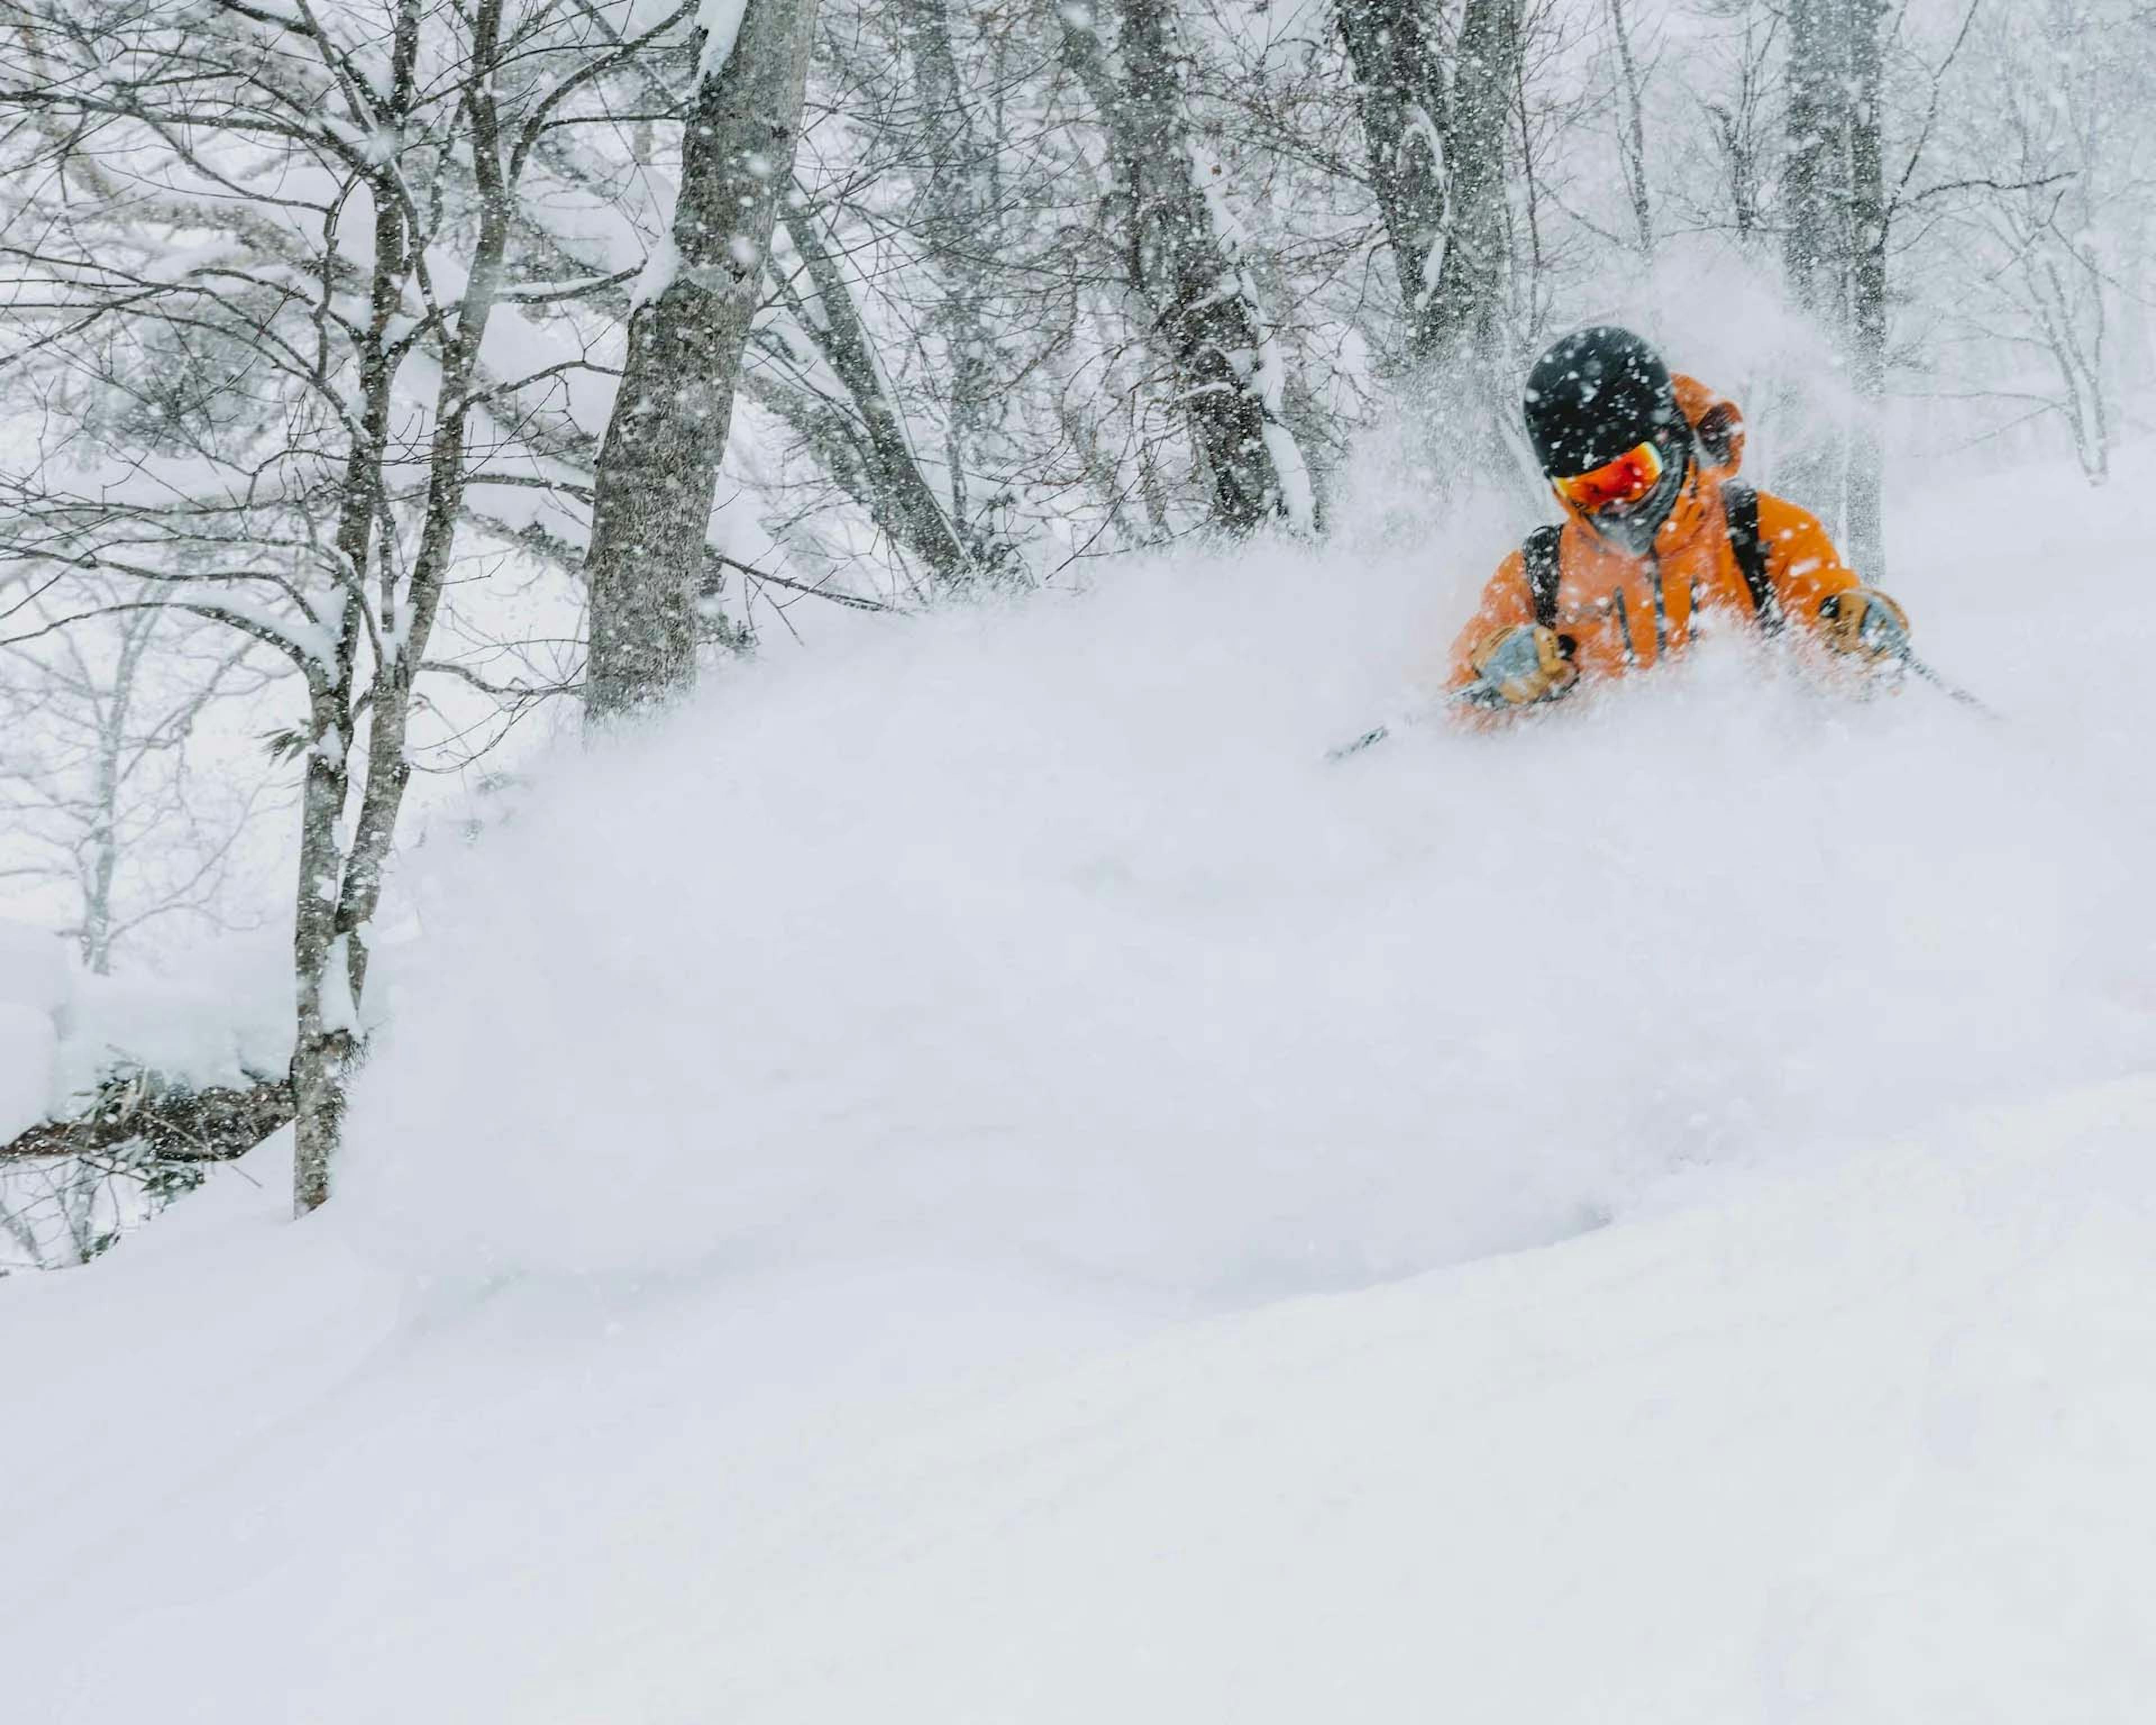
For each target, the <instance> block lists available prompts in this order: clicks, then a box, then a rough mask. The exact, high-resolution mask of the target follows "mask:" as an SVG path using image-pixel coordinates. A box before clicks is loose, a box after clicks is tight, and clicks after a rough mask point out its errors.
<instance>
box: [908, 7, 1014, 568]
mask: <svg viewBox="0 0 2156 1725" xmlns="http://www.w3.org/2000/svg"><path fill="white" fill-rule="evenodd" d="M904 15H905V18H906V46H907V52H908V54H909V56H910V58H911V59H912V62H913V68H914V78H915V84H916V91H915V94H916V100H917V101H918V102H919V104H920V107H921V126H922V132H923V136H922V142H921V148H922V157H923V159H922V165H921V172H922V179H923V184H922V187H921V216H922V221H921V227H922V231H923V233H924V234H925V235H926V237H927V241H928V248H929V261H930V262H931V263H932V265H933V266H934V268H935V270H936V274H937V277H938V286H939V290H940V291H939V293H938V295H937V300H936V307H935V311H934V312H933V313H932V324H933V326H934V327H935V328H936V329H937V331H938V332H939V333H940V334H941V335H942V338H943V344H944V352H945V356H946V363H947V365H948V367H950V377H949V381H948V384H947V388H948V389H949V404H950V419H949V423H948V426H947V431H946V434H945V450H946V457H947V466H948V468H949V470H950V481H949V511H950V521H951V524H952V526H953V527H954V528H955V529H956V530H957V533H958V536H959V537H960V538H961V539H962V541H963V542H964V544H965V548H966V551H967V554H968V559H969V562H970V563H971V566H972V567H971V569H970V570H969V571H968V573H969V574H980V575H984V576H990V577H993V575H994V574H995V573H996V572H998V570H1001V569H1004V568H1007V567H1009V566H1011V565H1012V564H1014V562H1015V561H1016V557H1015V553H1014V551H1013V549H1012V547H1011V546H1010V545H1009V542H1008V541H1007V540H1006V539H1005V537H1004V535H1003V534H1002V533H1001V532H1000V531H998V529H997V526H996V524H995V520H994V516H993V511H994V509H995V507H996V502H995V499H994V498H993V497H990V498H986V499H984V498H982V497H981V496H979V495H978V488H977V487H976V485H975V484H974V481H975V480H976V479H977V478H978V476H979V475H980V472H981V470H982V468H983V466H984V465H985V458H986V457H987V455H988V451H989V449H990V448H991V446H992V445H993V443H994V441H995V439H996V434H997V429H998V424H999V422H1000V419H1001V408H1000V406H999V403H998V399H997V386H996V379H997V376H998V369H999V368H998V366H997V364H996V357H997V337H996V333H995V331H994V328H993V323H992V321H991V318H990V315H989V314H990V308H991V301H992V298H993V288H992V286H991V285H990V283H989V281H988V273H987V270H986V267H985V264H986V260H987V259H990V258H992V257H993V256H994V255H995V250H996V247H997V244H998V230H999V228H1000V227H1001V223H1002V215H1003V213H1002V210H1001V208H999V205H1000V202H1001V200H1000V199H999V198H998V196H997V187H996V160H997V149H998V145H997V142H996V141H995V140H994V139H993V137H992V136H984V135H983V131H982V128H981V126H980V125H979V123H978V121H976V118H975V116H974V113H973V108H972V105H970V104H969V102H968V99H967V97H968V92H967V89H966V82H965V79H964V77H963V75H962V71H961V68H960V64H959V58H958V49H957V41H956V39H955V38H954V34H953V29H954V25H953V20H952V8H951V5H950V0H905V3H904Z"/></svg>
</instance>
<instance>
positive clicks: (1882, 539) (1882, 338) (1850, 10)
mask: <svg viewBox="0 0 2156 1725" xmlns="http://www.w3.org/2000/svg"><path fill="white" fill-rule="evenodd" d="M1843 5H1844V6H1845V8H1846V12H1845V27H1846V28H1847V31H1848V40H1849V65H1850V77H1849V82H1848V85H1847V86H1846V88H1847V90H1848V100H1849V227H1850V283H1849V286H1850V317H1849V370H1850V381H1851V384H1852V385H1853V386H1854V388H1855V390H1856V408H1855V418H1854V423H1853V424H1851V428H1850V443H1849V467H1848V478H1847V482H1846V496H1847V500H1848V501H1847V510H1848V526H1847V530H1846V531H1847V536H1848V543H1847V544H1845V546H1844V547H1842V551H1843V554H1844V555H1845V556H1846V557H1848V558H1849V560H1850V562H1851V565H1852V566H1853V567H1855V568H1856V569H1857V570H1859V571H1860V572H1861V573H1862V575H1863V577H1864V578H1865V579H1866V580H1867V581H1873V582H1884V581H1885V580H1886V531H1885V526H1884V521H1883V519H1882V511H1881V494H1882V492H1883V490H1884V487H1885V484H1886V450H1885V447H1884V442H1883V436H1882V433H1883V429H1884V428H1883V427H1882V425H1881V417H1882V415H1883V414H1884V413H1885V411H1886V239H1887V232H1888V228H1889V225H1890V215H1889V211H1888V208H1887V203H1886V169H1885V166H1884V163H1883V161H1882V159H1881V142H1880V127H1881V123H1882V119H1883V115H1884V110H1885V107H1886V40H1885V31H1886V3H1885V0H1843Z"/></svg>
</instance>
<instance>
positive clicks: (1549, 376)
mask: <svg viewBox="0 0 2156 1725" xmlns="http://www.w3.org/2000/svg"><path fill="white" fill-rule="evenodd" d="M1684 429H1685V418H1684V413H1683V411H1682V410H1681V408H1679V407H1678V406H1677V396H1676V390H1675V389H1674V388H1672V387H1671V383H1670V368H1669V367H1667V366H1666V365H1664V364H1663V363H1662V357H1661V355H1660V354H1659V353H1657V352H1655V350H1654V349H1653V348H1652V347H1649V346H1648V345H1647V344H1646V343H1645V341H1641V340H1640V338H1639V337H1638V336H1635V335H1634V334H1633V333H1632V332H1631V331H1630V330H1620V329H1619V328H1618V327H1617V326H1615V325H1614V324H1606V323H1599V324H1593V325H1590V326H1589V327H1588V328H1586V329H1584V330H1575V331H1573V332H1572V334H1570V335H1568V336H1565V337H1564V338H1563V340H1561V341H1558V342H1557V343H1556V344H1555V345H1554V346H1553V347H1551V348H1550V350H1549V351H1548V352H1547V353H1545V354H1543V357H1541V358H1540V359H1538V360H1537V361H1536V362H1535V366H1534V369H1533V370H1532V371H1531V372H1528V373H1527V436H1528V437H1529V438H1530V439H1532V441H1533V443H1534V446H1535V454H1536V457H1537V459H1539V460H1540V461H1541V462H1542V465H1543V472H1544V473H1546V474H1548V475H1550V476H1551V477H1552V478H1556V477H1558V475H1568V474H1578V473H1587V472H1589V471H1591V470H1594V469H1595V468H1597V467H1599V466H1601V465H1603V464H1604V462H1607V461H1614V460H1615V459H1617V458H1618V457H1619V456H1620V455H1622V454H1625V451H1626V450H1628V449H1637V448H1638V447H1639V446H1640V444H1644V443H1647V442H1650V441H1651V442H1654V443H1656V444H1661V446H1662V447H1663V448H1665V449H1668V448H1669V447H1671V444H1674V443H1675V442H1676V440H1677V439H1678V438H1679V437H1680V436H1681V435H1682V434H1683V432H1684Z"/></svg>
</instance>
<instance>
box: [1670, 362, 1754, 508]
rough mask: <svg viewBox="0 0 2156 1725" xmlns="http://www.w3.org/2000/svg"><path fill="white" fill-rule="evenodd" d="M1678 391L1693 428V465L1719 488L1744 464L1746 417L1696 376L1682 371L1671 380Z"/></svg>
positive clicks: (1703, 478) (1688, 421) (1678, 401)
mask: <svg viewBox="0 0 2156 1725" xmlns="http://www.w3.org/2000/svg"><path fill="white" fill-rule="evenodd" d="M1670 382H1671V386H1672V387H1673V388H1675V389H1676V396H1677V406H1678V407H1679V408H1681V409H1682V411H1683V413H1684V416H1685V421H1686V424H1689V425H1690V426H1691V435H1692V442H1693V443H1694V444H1695V445H1697V449H1698V454H1697V457H1696V459H1695V463H1694V465H1696V467H1697V470H1698V472H1699V476H1700V478H1701V480H1703V481H1704V482H1706V483H1707V484H1709V485H1720V484H1721V483H1722V481H1723V480H1728V479H1734V478H1735V477H1736V476H1737V470H1738V468H1740V467H1742V466H1743V465H1744V415H1743V412H1742V411H1741V410H1740V409H1739V408H1738V405H1737V403H1735V402H1733V401H1732V400H1731V399H1730V398H1728V397H1727V396H1726V395H1723V394H1721V393H1718V392H1717V391H1715V390H1712V389H1709V388H1707V385H1706V384H1704V383H1702V382H1700V381H1699V379H1698V378H1697V377H1686V376H1685V375H1684V373H1683V372H1677V373H1676V375H1675V376H1673V377H1671V379H1670Z"/></svg>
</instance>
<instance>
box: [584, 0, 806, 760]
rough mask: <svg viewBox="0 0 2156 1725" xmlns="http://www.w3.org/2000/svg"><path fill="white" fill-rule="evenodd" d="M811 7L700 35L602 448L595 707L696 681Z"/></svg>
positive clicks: (773, 8) (654, 696)
mask: <svg viewBox="0 0 2156 1725" xmlns="http://www.w3.org/2000/svg"><path fill="white" fill-rule="evenodd" d="M815 15H816V11H815V0H747V4H746V5H745V7H744V8H742V11H741V12H740V13H739V14H738V19H737V21H738V35H737V36H735V35H733V34H731V33H728V32H726V31H724V30H723V29H721V30H719V31H714V32H711V33H706V37H705V39H704V43H703V48H702V58H701V64H700V65H699V67H698V75H697V79H696V91H695V95H694V96H693V98H692V100H691V102H690V109H689V113H688V118H687V136H686V138H685V141H684V143H683V146H682V152H681V186H680V195H679V199H678V202H677V203H676V204H675V212H674V221H673V227H672V229H671V234H670V239H668V241H667V243H666V244H665V245H663V246H662V247H661V248H660V249H659V250H658V251H656V252H655V253H654V254H653V257H652V260H651V264H650V265H649V268H648V269H647V270H646V272H645V275H644V279H643V280H642V281H641V282H640V283H639V286H638V292H637V298H636V301H635V304H634V308H633V309H632V311H631V312H630V314H629V358H628V362H627V364H626V366H625V367H624V371H623V373H622V380H621V389H620V393H619V395H618V396H617V398H616V399H615V403H614V410H613V418H612V420H611V421H610V422H609V424H608V427H607V435H606V443H605V445H604V447H603V449H601V450H600V452H599V459H598V473H597V477H596V482H595V485H594V490H593V505H592V529H591V548H590V552H589V554H588V557H586V559H585V564H584V569H585V577H586V580H587V582H588V585H589V588H590V593H591V658H590V663H589V669H588V671H587V673H586V677H585V691H584V700H585V706H586V710H587V711H588V713H589V714H590V715H591V716H593V718H595V719H604V718H608V717H610V716H614V715H618V714H620V713H624V712H628V711H634V710H635V709H637V708H639V707H641V706H647V705H649V704H650V703H653V702H654V701H664V700H666V699H669V698H671V697H673V696H676V695H678V694H680V692H681V691H684V690H685V689H687V688H688V687H689V686H690V685H691V684H693V683H694V681H695V680H696V644H697V635H698V631H697V627H696V613H697V607H698V602H699V599H700V597H701V592H702V586H703V576H704V569H705V565H706V541H707V538H708V536H709V533H710V531H711V503H712V499H713V496H714V495H715V494H716V490H717V487H718V477H719V463H720V460H721V458H722V457H723V456H724V455H725V454H726V432H727V429H728V427H729V426H731V424H732V423H733V403H734V389H735V385H736V382H737V379H738V377H739V376H740V372H741V365H742V350H743V349H744V348H745V347H747V342H748V335H749V326H750V322H751V321H752V318H753V317H754V316H755V313H756V310H757V300H758V288H759V285H760V284H761V282H762V279H763V269H764V263H765V259H766V258H767V254H768V253H769V251H770V248H771V232H772V225H773V219H774V218H775V216H776V214H777V212H778V201H779V198H780V196H781V195H782V193H783V192H784V190H785V189H786V187H787V186H788V184H789V182H790V177H791V175H792V172H793V151H794V143H795V139H796V137H797V136H798V131H799V129H800V120H801V102H802V95H803V91H804V90H805V89H806V87H807V84H808V54H809V49H810V46H811V44H812V40H813V33H814V25H815ZM731 21H733V20H732V19H731V18H729V22H731Z"/></svg>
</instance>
